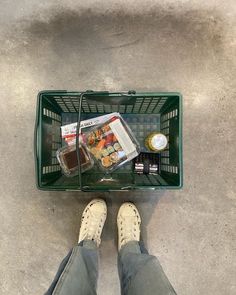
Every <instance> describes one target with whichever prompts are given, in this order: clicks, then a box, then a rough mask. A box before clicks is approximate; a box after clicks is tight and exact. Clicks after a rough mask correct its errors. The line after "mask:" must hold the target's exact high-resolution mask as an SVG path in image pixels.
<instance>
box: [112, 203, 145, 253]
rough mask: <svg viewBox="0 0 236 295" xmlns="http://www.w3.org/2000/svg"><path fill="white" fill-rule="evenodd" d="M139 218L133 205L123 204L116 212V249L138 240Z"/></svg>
mask: <svg viewBox="0 0 236 295" xmlns="http://www.w3.org/2000/svg"><path fill="white" fill-rule="evenodd" d="M140 224H141V218H140V215H139V212H138V209H137V207H136V206H135V205H134V204H133V203H129V202H127V203H124V204H123V205H122V206H121V207H120V210H119V212H118V216H117V226H118V249H119V250H120V249H121V247H122V246H124V245H125V244H127V243H128V242H130V241H139V240H140Z"/></svg>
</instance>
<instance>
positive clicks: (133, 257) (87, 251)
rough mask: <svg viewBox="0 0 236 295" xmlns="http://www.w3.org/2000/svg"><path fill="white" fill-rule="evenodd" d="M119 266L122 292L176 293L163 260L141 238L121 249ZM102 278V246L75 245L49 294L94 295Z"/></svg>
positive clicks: (135, 294)
mask: <svg viewBox="0 0 236 295" xmlns="http://www.w3.org/2000/svg"><path fill="white" fill-rule="evenodd" d="M118 269H119V276H120V285H121V294H122V295H144V294H145V295H173V294H176V292H175V291H174V289H173V287H172V286H171V284H170V282H169V280H168V279H167V277H166V275H165V273H164V271H163V269H162V267H161V265H160V263H159V261H158V260H157V258H156V257H155V256H152V255H149V254H148V252H147V250H146V249H145V248H144V247H143V246H142V244H141V243H138V242H129V243H127V244H126V245H125V246H123V248H122V249H121V251H120V252H119V255H118ZM97 278H98V248H97V247H96V245H95V243H94V242H93V241H83V242H81V243H80V244H79V245H77V246H75V247H74V248H73V249H72V250H71V251H70V252H69V254H68V255H67V256H66V257H65V258H64V260H63V261H62V263H61V265H60V267H59V270H58V272H57V274H56V277H55V278H54V281H53V282H52V284H51V286H50V288H49V289H48V291H47V292H46V293H45V295H92V294H97V293H96V286H97Z"/></svg>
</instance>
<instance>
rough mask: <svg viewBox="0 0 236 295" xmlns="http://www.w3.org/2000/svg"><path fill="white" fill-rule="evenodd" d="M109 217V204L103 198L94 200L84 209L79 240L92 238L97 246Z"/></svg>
mask: <svg viewBox="0 0 236 295" xmlns="http://www.w3.org/2000/svg"><path fill="white" fill-rule="evenodd" d="M106 217H107V205H106V203H105V201H103V200H102V199H94V200H92V201H91V202H90V203H89V204H88V205H87V206H86V208H85V209H84V212H83V215H82V220H81V226H80V233H79V241H78V243H80V242H81V241H84V240H92V241H94V242H95V243H96V245H97V246H99V245H100V243H101V234H102V229H103V226H104V223H105V220H106Z"/></svg>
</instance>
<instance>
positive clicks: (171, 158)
mask: <svg viewBox="0 0 236 295" xmlns="http://www.w3.org/2000/svg"><path fill="white" fill-rule="evenodd" d="M111 112H119V113H120V114H121V115H122V117H123V118H124V120H125V121H126V122H127V123H128V125H129V127H130V129H131V130H132V131H133V133H134V135H135V137H136V138H137V140H138V141H139V143H140V145H141V150H143V151H144V150H145V146H144V140H145V138H146V137H147V135H149V134H150V133H151V132H153V131H160V132H161V133H163V134H165V135H166V137H167V139H168V145H167V147H166V149H165V150H163V151H162V152H160V156H159V158H160V159H159V161H160V163H159V164H160V165H159V166H160V169H159V173H158V174H156V175H154V174H153V175H151V174H149V175H146V174H137V173H135V172H134V166H133V163H132V162H130V163H127V164H126V165H124V166H123V167H121V168H119V169H117V170H116V171H114V172H113V173H111V174H106V173H104V172H103V171H101V170H100V169H99V168H98V167H97V166H96V165H95V166H94V167H93V168H92V169H91V170H89V171H87V172H85V173H83V174H81V173H79V175H78V176H74V177H66V176H65V175H64V174H63V173H62V171H61V168H60V165H59V163H58V161H57V158H56V151H57V150H58V149H59V148H60V147H61V146H62V144H63V141H62V138H61V134H60V127H61V126H62V125H65V124H70V123H74V122H77V121H78V120H84V119H88V118H93V117H96V116H99V115H103V114H107V113H111ZM34 147H35V170H36V183H37V187H38V188H39V189H42V190H46V191H49V190H58V191H65V190H66V191H114V190H133V189H141V190H149V189H152V190H155V189H179V188H181V187H182V184H183V165H182V96H181V94H179V93H158V92H144V93H136V92H135V91H129V92H119V93H109V92H106V91H104V92H95V91H86V92H68V91H64V90H63V91H42V92H40V93H39V94H38V99H37V109H36V124H35V142H34Z"/></svg>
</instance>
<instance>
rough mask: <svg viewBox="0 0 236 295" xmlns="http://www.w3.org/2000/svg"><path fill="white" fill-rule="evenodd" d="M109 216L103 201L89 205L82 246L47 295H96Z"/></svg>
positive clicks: (67, 260)
mask: <svg viewBox="0 0 236 295" xmlns="http://www.w3.org/2000/svg"><path fill="white" fill-rule="evenodd" d="M106 215H107V208H106V204H105V202H104V201H103V200H98V199H95V200H93V201H91V202H90V203H89V204H88V205H87V207H86V208H85V210H84V212H83V215H82V222H81V227H80V235H79V241H78V242H79V244H78V245H77V246H75V247H74V248H73V249H72V250H71V251H70V252H69V254H68V255H67V256H66V258H65V259H64V260H63V261H62V263H61V265H60V267H59V269H58V272H57V274H56V276H55V279H54V280H53V282H52V284H51V286H50V288H49V289H48V291H47V292H46V293H45V295H92V294H96V286H97V277H98V246H99V244H100V242H101V232H102V228H103V226H104V223H105V220H106Z"/></svg>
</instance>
